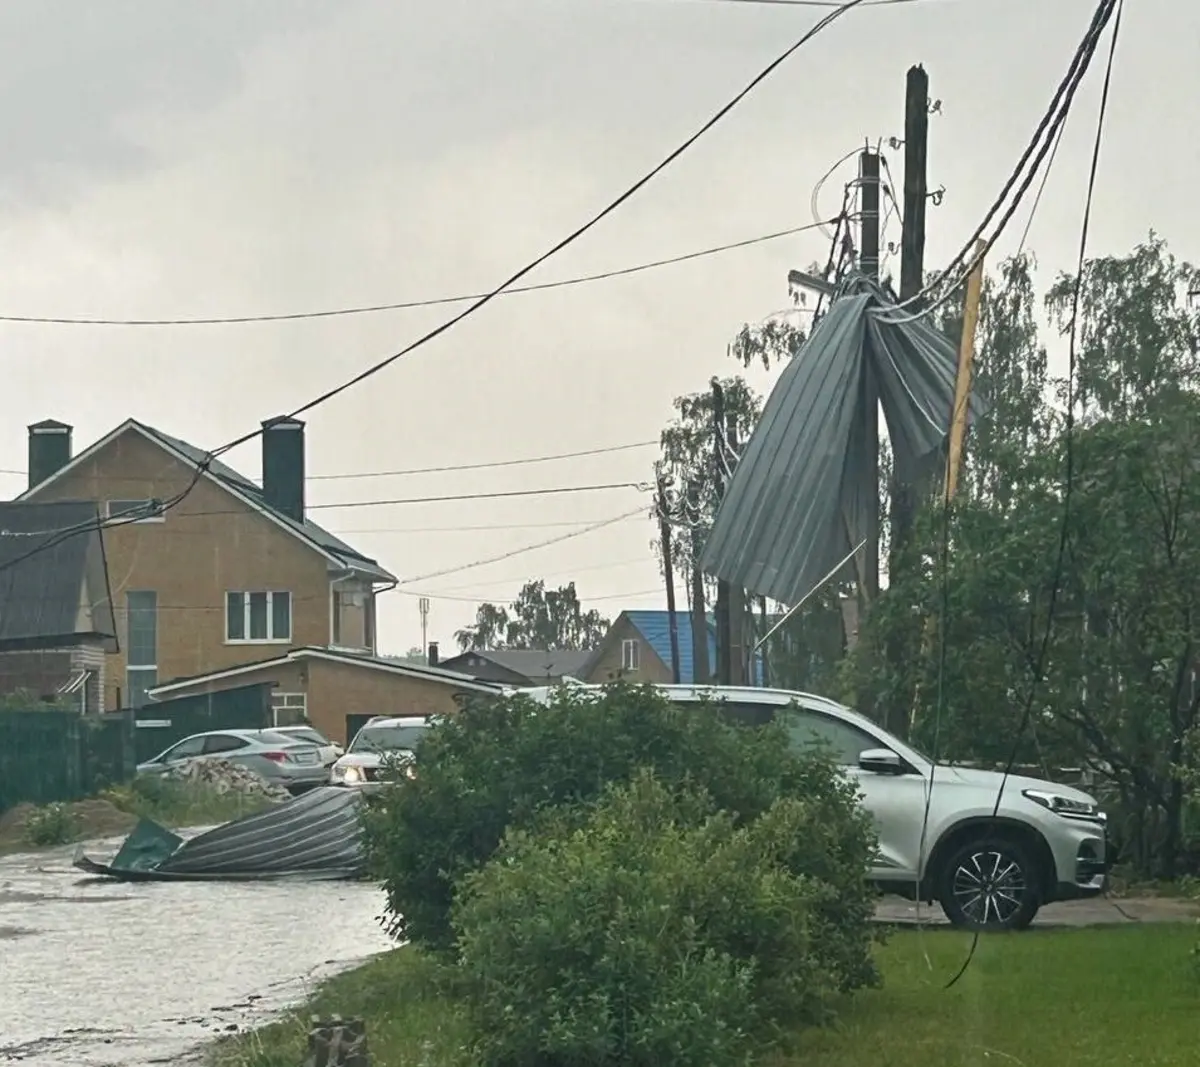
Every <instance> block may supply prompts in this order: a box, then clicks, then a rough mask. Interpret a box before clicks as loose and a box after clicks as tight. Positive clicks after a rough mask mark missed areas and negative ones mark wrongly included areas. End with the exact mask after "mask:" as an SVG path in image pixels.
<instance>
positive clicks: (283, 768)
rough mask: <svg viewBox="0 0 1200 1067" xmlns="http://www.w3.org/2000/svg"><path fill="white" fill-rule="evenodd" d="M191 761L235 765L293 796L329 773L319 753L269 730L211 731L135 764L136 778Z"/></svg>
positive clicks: (323, 782)
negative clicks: (219, 761) (218, 761)
mask: <svg viewBox="0 0 1200 1067" xmlns="http://www.w3.org/2000/svg"><path fill="white" fill-rule="evenodd" d="M194 760H225V761H228V762H229V763H236V764H238V765H239V766H242V767H245V768H246V769H247V770H251V771H254V773H255V774H257V775H259V776H260V777H262V778H264V779H266V780H267V781H268V782H271V783H272V784H273V785H281V786H284V787H285V788H287V789H289V790H291V791H292V792H294V793H295V792H300V791H301V790H304V789H310V788H312V787H313V786H318V785H327V784H328V782H329V770H328V768H326V767H325V766H324V764H323V762H322V759H321V750H320V748H319V747H318V746H317V745H314V744H312V743H311V742H309V741H302V740H299V739H297V738H294V737H288V736H287V735H286V734H277V733H274V732H273V731H271V730H211V731H209V732H208V733H203V734H192V736H191V737H185V738H184V739H183V740H182V741H177V742H175V744H173V745H172V746H171V747H170V748H168V749H166V750H165V751H164V752H160V753H159V754H158V755H157V756H155V757H154V758H153V759H151V760H147V761H146V762H145V763H139V764H138V769H137V770H138V774H165V773H166V772H167V771H170V770H173V769H174V768H176V767H182V766H183V765H184V764H188V763H191V762H193V761H194Z"/></svg>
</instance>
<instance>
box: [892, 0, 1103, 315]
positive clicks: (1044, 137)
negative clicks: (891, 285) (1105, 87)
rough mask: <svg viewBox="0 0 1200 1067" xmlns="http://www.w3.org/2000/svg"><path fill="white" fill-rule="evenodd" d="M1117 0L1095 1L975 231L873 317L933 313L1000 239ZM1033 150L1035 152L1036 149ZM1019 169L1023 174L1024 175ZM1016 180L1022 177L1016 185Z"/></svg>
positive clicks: (1065, 112)
mask: <svg viewBox="0 0 1200 1067" xmlns="http://www.w3.org/2000/svg"><path fill="white" fill-rule="evenodd" d="M1114 2H1115V0H1101V3H1100V5H1099V7H1097V9H1096V11H1095V12H1094V13H1093V15H1092V19H1091V22H1090V23H1089V25H1088V28H1087V31H1086V33H1085V34H1084V37H1083V40H1082V41H1081V42H1080V43H1079V45H1078V46H1077V47H1076V49H1075V53H1074V55H1073V56H1072V57H1071V62H1070V65H1069V66H1068V68H1067V73H1066V74H1065V75H1063V78H1062V80H1061V81H1060V82H1059V84H1058V86H1057V88H1056V89H1055V91H1054V96H1053V97H1052V98H1051V101H1050V105H1049V107H1048V108H1047V110H1046V112H1045V113H1044V114H1043V116H1042V118H1041V121H1040V122H1039V123H1038V126H1037V129H1036V130H1034V132H1033V137H1032V138H1031V139H1030V142H1029V144H1028V145H1027V146H1026V148H1025V151H1024V152H1023V153H1022V154H1021V158H1020V159H1019V160H1018V161H1017V164H1016V166H1015V167H1014V168H1013V171H1012V173H1011V174H1010V175H1009V176H1008V179H1007V180H1006V181H1005V183H1004V186H1003V187H1002V188H1001V190H1000V193H999V195H998V196H997V197H996V200H995V201H994V202H993V204H992V206H991V207H990V208H988V210H987V213H986V214H985V215H984V217H983V221H982V222H980V223H979V225H978V226H977V227H976V229H975V232H974V233H973V234H972V235H971V236H970V237H969V238H968V239H967V241H966V243H965V244H964V245H963V247H962V248H961V249H960V250H959V252H958V254H957V255H955V257H954V258H953V259H952V260H951V261H950V263H949V265H948V266H947V267H946V268H945V270H943V271H942V272H941V275H940V276H939V278H937V279H935V280H934V281H933V282H930V283H929V284H928V285H926V286H925V287H924V288H923V289H921V291H920V292H918V293H916V294H914V295H913V296H911V297H909V298H908V299H907V300H903V301H901V302H900V303H899V304H896V305H894V307H892V308H888V309H879V310H878V311H877V312H876V313H875V314H876V317H877V318H880V319H883V320H884V321H887V322H891V323H894V324H901V323H905V322H912V321H915V320H916V319H919V318H922V317H924V316H926V315H929V314H931V313H932V312H933V311H934V310H936V309H937V308H938V307H939V306H940V305H941V304H943V303H944V302H945V301H946V300H948V299H949V298H950V296H951V295H952V294H953V293H954V292H955V290H956V288H957V286H958V284H959V282H960V281H961V280H962V279H965V278H966V276H967V275H968V274H970V272H971V271H972V270H973V269H974V268H975V264H976V263H977V262H978V261H979V259H980V257H981V256H983V255H986V254H987V252H988V251H989V250H990V249H991V247H992V246H993V245H994V244H995V243H996V242H997V241H998V240H999V239H1000V236H1001V234H1002V233H1003V232H1004V230H1005V227H1006V226H1007V225H1008V223H1009V221H1010V220H1011V219H1012V217H1013V214H1014V213H1015V212H1016V210H1017V208H1018V207H1019V206H1020V204H1021V201H1022V200H1023V199H1024V198H1025V194H1026V193H1027V192H1028V191H1029V187H1030V185H1031V184H1032V183H1033V179H1034V177H1035V176H1036V175H1037V172H1038V171H1039V170H1040V169H1041V165H1042V161H1043V160H1044V159H1045V158H1046V155H1047V153H1048V152H1049V151H1050V149H1051V147H1052V146H1053V144H1054V138H1055V135H1056V134H1057V133H1058V131H1059V130H1060V128H1061V127H1062V125H1063V124H1064V123H1065V122H1066V119H1067V115H1068V114H1069V112H1070V110H1071V106H1072V104H1073V103H1074V100H1075V94H1076V92H1077V91H1078V89H1079V86H1080V84H1081V83H1082V81H1083V78H1084V75H1085V74H1086V73H1087V70H1088V68H1089V66H1090V65H1091V61H1092V57H1093V56H1094V55H1095V53H1096V47H1097V45H1098V43H1099V40H1100V34H1101V33H1103V31H1104V28H1105V27H1106V26H1107V25H1108V21H1109V19H1110V18H1111V16H1112V10H1113V3H1114ZM1035 153H1036V154H1035ZM1031 156H1032V157H1033V163H1032V166H1030V167H1029V169H1028V170H1026V165H1027V164H1028V163H1029V161H1030V157H1031ZM1022 174H1023V175H1024V177H1023V178H1022ZM1018 182H1019V183H1020V184H1019V185H1018ZM1014 186H1015V187H1016V192H1015V194H1013V198H1012V200H1011V202H1009V203H1008V207H1007V209H1006V210H1005V211H1004V213H1003V214H1002V215H1001V217H1000V220H999V221H998V222H997V223H996V228H995V230H994V231H993V233H992V235H991V237H989V238H987V239H986V240H985V241H984V244H983V248H982V249H979V250H977V249H976V243H977V242H978V241H979V239H980V238H981V237H982V236H983V232H984V230H986V229H987V227H988V224H989V223H990V222H991V221H992V219H993V218H995V216H996V215H997V213H998V212H1000V210H1001V208H1003V207H1004V204H1005V202H1006V201H1007V200H1008V198H1009V195H1010V194H1012V193H1013V189H1014ZM959 268H962V276H961V278H956V279H952V280H951V281H950V282H949V284H946V279H947V278H951V276H952V275H953V274H954V273H955V271H956V270H958V269H959ZM943 284H946V287H945V289H944V291H943V292H942V294H941V296H940V297H938V298H937V299H936V300H931V301H930V302H929V303H928V304H926V305H925V306H924V307H923V308H921V309H920V310H919V311H917V312H915V313H913V314H910V315H901V316H896V315H895V311H896V310H897V309H901V308H905V307H911V306H912V305H914V304H917V303H919V302H921V301H923V300H925V299H926V298H928V297H929V296H930V295H931V294H932V293H933V291H934V290H935V289H936V288H938V287H939V286H940V285H943Z"/></svg>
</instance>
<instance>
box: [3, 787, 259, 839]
mask: <svg viewBox="0 0 1200 1067" xmlns="http://www.w3.org/2000/svg"><path fill="white" fill-rule="evenodd" d="M272 803H273V802H272V801H270V800H267V799H265V798H263V797H260V796H247V795H245V794H242V793H235V792H226V793H220V792H218V791H217V790H215V789H212V788H210V787H208V786H205V785H202V784H197V783H191V782H176V781H170V780H166V779H157V778H152V777H143V778H137V779H135V780H134V781H132V782H130V783H129V784H128V785H122V786H117V787H115V788H112V789H106V790H105V791H104V792H102V793H101V794H100V795H99V796H96V797H89V798H87V799H86V800H79V801H74V802H72V803H62V804H43V805H40V806H37V805H32V804H20V805H18V806H17V807H15V808H12V809H11V810H9V811H5V812H3V813H0V855H6V854H9V853H13V852H23V851H27V850H29V849H38V848H51V847H54V846H57V845H69V844H73V843H75V842H77V841H86V840H88V839H95V838H99V837H115V836H117V835H120V834H125V833H128V832H129V831H130V830H132V829H133V827H134V826H135V825H136V823H137V821H138V819H143V818H144V819H152V820H153V821H154V822H157V823H160V824H161V825H163V826H166V827H170V828H172V829H180V828H183V827H188V826H215V825H217V824H218V823H223V822H229V820H230V819H236V818H239V817H240V816H242V815H250V814H252V813H254V812H256V811H262V810H263V809H264V808H267V807H270V806H271V804H272Z"/></svg>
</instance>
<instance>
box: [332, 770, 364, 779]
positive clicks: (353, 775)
mask: <svg viewBox="0 0 1200 1067" xmlns="http://www.w3.org/2000/svg"><path fill="white" fill-rule="evenodd" d="M333 780H334V781H335V782H347V783H350V782H361V781H362V771H360V770H359V769H358V768H357V767H334V768H333Z"/></svg>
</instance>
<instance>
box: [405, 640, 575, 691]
mask: <svg viewBox="0 0 1200 1067" xmlns="http://www.w3.org/2000/svg"><path fill="white" fill-rule="evenodd" d="M429 652H430V656H429V661H430V663H433V664H437V665H438V666H441V667H444V668H445V669H446V670H450V671H460V672H462V673H463V674H469V675H470V676H471V677H472V678H478V679H480V680H481V681H487V682H499V683H501V684H503V685H522V686H523V685H557V684H558V683H559V682H561V681H562V680H563V679H564V678H575V677H578V674H579V672H580V671H581V670H582V669H583V665H584V664H585V663H587V661H588V660H589V659H590V658H591V655H592V653H591V652H590V651H583V652H578V651H571V650H566V651H558V652H549V651H546V650H545V649H525V648H499V649H477V650H476V649H473V650H471V651H470V652H463V653H461V654H460V655H457V656H455V657H453V658H452V659H446V660H442V661H441V662H440V663H439V662H438V660H437V645H430V646H429Z"/></svg>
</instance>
